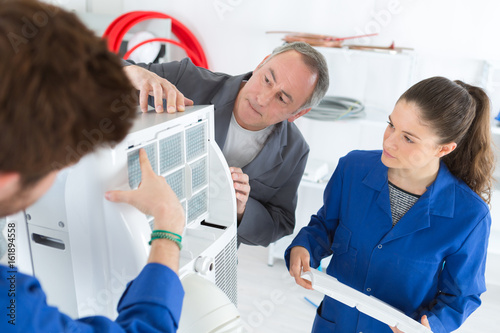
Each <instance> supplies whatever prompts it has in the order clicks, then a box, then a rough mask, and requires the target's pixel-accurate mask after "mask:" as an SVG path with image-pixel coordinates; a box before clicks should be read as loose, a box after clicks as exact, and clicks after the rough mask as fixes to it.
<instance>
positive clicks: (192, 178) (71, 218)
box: [17, 106, 239, 332]
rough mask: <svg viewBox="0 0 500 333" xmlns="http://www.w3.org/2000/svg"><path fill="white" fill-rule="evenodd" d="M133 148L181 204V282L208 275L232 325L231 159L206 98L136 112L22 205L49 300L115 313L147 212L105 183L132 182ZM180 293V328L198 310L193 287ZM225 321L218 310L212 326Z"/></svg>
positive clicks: (148, 221)
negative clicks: (118, 198) (126, 126)
mask: <svg viewBox="0 0 500 333" xmlns="http://www.w3.org/2000/svg"><path fill="white" fill-rule="evenodd" d="M105 129H106V130H112V126H109V127H107V128H105ZM100 130H104V129H100ZM89 133H90V134H89V135H88V137H89V141H90V140H99V132H98V131H94V132H92V131H90V132H89ZM84 146H85V144H84V143H82V144H81V147H82V149H83V147H84ZM79 147H80V146H79ZM140 148H144V149H145V150H146V152H147V154H148V157H149V160H150V162H151V164H152V166H153V169H154V170H155V172H156V173H157V174H159V175H162V176H164V177H165V178H166V180H167V182H168V183H169V184H170V186H171V187H172V189H173V190H174V192H175V193H176V194H177V196H178V198H179V200H180V202H181V203H182V205H183V207H184V209H185V212H186V228H185V232H184V236H183V249H182V251H181V259H180V270H179V275H180V277H181V279H182V282H183V284H184V286H185V288H186V289H189V288H195V287H192V286H193V285H196V282H193V281H196V280H197V279H198V280H199V279H200V278H202V280H203V281H204V283H210V284H213V285H214V288H215V289H213V288H212V289H210V288H202V289H200V290H207V292H210V295H213V293H214V290H220V291H222V292H223V293H224V294H225V295H222V296H223V297H222V298H219V301H218V302H219V303H218V305H217V306H218V307H219V308H221V309H223V308H224V307H221V304H222V303H225V304H224V305H225V310H223V311H226V319H227V323H228V324H227V326H226V328H228V327H236V326H238V325H236V324H235V323H236V322H237V321H238V320H239V314H238V312H237V310H236V308H235V306H236V305H237V267H236V265H237V257H236V251H237V247H236V200H235V196H234V188H233V185H232V179H231V175H230V172H229V168H228V166H227V163H226V161H225V159H224V156H223V155H222V153H221V151H220V149H219V147H218V146H217V144H216V142H215V140H214V118H213V106H194V107H188V108H187V109H186V111H185V112H180V113H175V114H167V113H161V114H157V113H154V112H148V113H141V114H140V115H138V117H137V119H136V120H135V123H134V126H133V128H132V129H131V131H130V133H129V134H128V136H127V137H126V138H125V140H123V141H122V142H121V143H120V144H118V145H117V146H115V147H114V148H100V149H99V150H98V151H96V152H95V153H92V154H89V155H87V156H85V157H84V158H82V159H81V160H80V162H79V163H77V164H76V165H74V166H72V167H70V168H67V169H65V170H63V171H62V172H61V173H60V174H59V176H58V179H57V180H56V182H55V183H54V185H53V187H52V188H51V189H50V190H49V192H48V193H47V194H46V195H45V196H44V197H43V198H42V199H41V200H40V201H38V202H37V203H36V204H35V205H33V206H32V207H29V208H28V209H27V210H26V217H27V228H25V229H26V230H27V233H28V239H29V244H30V250H31V259H32V268H33V274H34V275H35V276H36V277H37V278H38V279H39V280H40V282H41V284H42V287H43V289H44V290H45V292H46V293H47V300H48V303H49V304H51V305H55V306H57V307H58V308H59V309H60V311H62V312H64V313H66V314H68V315H70V316H72V317H74V318H76V317H84V316H89V315H104V316H107V317H110V318H115V317H116V315H117V313H116V305H117V303H118V300H119V298H120V296H121V294H122V292H123V291H124V289H125V287H126V283H128V282H129V281H130V280H131V279H133V278H135V277H136V276H137V274H138V273H139V272H140V270H141V269H142V267H143V266H144V265H145V264H146V260H147V257H148V254H149V245H148V241H149V239H150V234H151V226H152V222H153V221H152V217H150V216H146V215H144V214H142V213H141V212H139V211H138V210H137V209H135V208H133V207H132V206H129V205H126V204H116V203H111V202H109V201H107V200H106V199H105V198H104V193H105V192H106V191H108V190H116V189H122V190H130V189H134V188H137V186H138V184H139V182H140V179H141V172H140V168H139V159H138V154H139V149H140ZM72 153H78V152H72ZM17 219H19V215H18V216H17ZM19 230H23V228H19ZM19 237H20V238H22V236H19ZM21 260H22V258H21ZM21 269H22V267H21ZM25 271H26V270H25ZM28 271H29V269H28ZM195 289H196V288H195ZM208 289H210V291H209V290H208ZM216 293H217V292H216ZM220 294H222V293H220ZM186 295H190V296H189V298H188V297H186V300H185V303H184V307H183V311H182V313H183V315H182V316H181V327H180V328H179V332H182V331H183V327H185V328H186V330H185V332H188V331H190V330H189V329H188V327H187V326H189V325H191V324H192V322H193V316H194V317H196V316H198V317H199V316H205V314H193V313H192V312H191V313H190V311H191V309H190V307H192V304H193V301H190V300H192V299H193V293H192V291H189V290H186ZM195 295H196V294H195ZM219 296H220V295H219ZM203 297H204V295H201V294H200V300H201V299H203ZM195 298H196V297H195ZM221 299H222V301H221ZM212 300H214V298H213V297H212ZM208 302H210V300H209V301H208ZM221 302H222V303H221ZM221 311H222V310H221ZM183 317H189V320H190V321H191V323H189V325H187V324H186V320H183ZM219 318H220V317H219ZM199 319H200V320H207V318H199ZM209 319H210V318H209ZM224 326H225V324H224V323H221V322H220V319H219V323H218V324H217V327H222V328H223V327H224ZM206 327H207V326H206ZM226 331H227V330H226ZM235 331H239V330H238V329H234V330H231V332H235ZM198 332H199V331H198ZM207 332H208V331H207ZM210 332H212V331H210ZM213 332H218V330H216V331H213Z"/></svg>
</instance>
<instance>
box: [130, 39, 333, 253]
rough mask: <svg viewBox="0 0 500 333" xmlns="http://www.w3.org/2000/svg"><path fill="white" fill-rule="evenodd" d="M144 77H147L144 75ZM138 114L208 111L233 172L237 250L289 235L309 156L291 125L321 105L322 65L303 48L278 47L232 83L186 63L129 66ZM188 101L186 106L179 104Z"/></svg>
mask: <svg viewBox="0 0 500 333" xmlns="http://www.w3.org/2000/svg"><path fill="white" fill-rule="evenodd" d="M145 69H147V70H148V71H146V70H145ZM125 71H126V73H127V75H128V77H129V78H130V79H131V81H132V83H133V84H134V86H135V87H136V88H137V89H138V90H140V96H141V97H140V99H141V106H142V107H143V110H144V109H145V107H146V104H147V100H148V98H147V97H148V95H151V96H150V97H149V103H150V104H151V105H154V106H155V107H156V110H157V112H162V111H163V109H164V105H163V104H164V103H162V98H163V97H165V98H166V99H167V102H166V107H167V111H168V112H175V110H176V109H178V110H179V111H182V110H183V109H184V105H185V104H191V103H193V102H194V103H196V104H214V107H215V140H216V141H217V144H218V145H219V147H220V148H221V149H222V152H223V153H224V156H225V157H226V160H227V162H228V165H229V166H230V167H231V173H232V177H233V181H234V188H235V191H236V199H237V210H238V211H237V213H238V243H244V244H249V245H262V246H267V245H269V244H270V243H271V242H274V241H276V240H278V239H280V238H281V237H283V236H285V235H288V234H291V233H292V232H293V228H294V226H295V208H296V205H297V188H298V185H299V182H300V179H301V177H302V174H303V172H304V168H305V165H306V162H307V157H308V154H309V146H308V145H307V143H306V142H305V140H304V138H303V137H302V134H301V133H300V131H299V130H298V128H297V127H296V126H295V124H293V121H294V120H296V119H297V118H299V117H300V116H302V115H304V114H306V113H307V112H309V111H310V110H311V107H313V106H314V105H316V104H318V103H319V102H320V100H321V99H322V98H323V97H324V95H325V93H326V91H327V89H328V84H329V78H328V69H327V65H326V61H325V59H324V57H323V56H322V55H321V54H320V53H319V52H318V51H316V50H315V49H314V48H312V47H311V46H309V45H308V44H306V43H291V44H284V45H283V46H280V47H278V48H276V49H275V50H274V51H273V53H272V54H270V55H269V56H267V57H266V58H265V59H264V60H263V61H262V62H261V63H260V64H259V65H258V66H257V68H256V69H255V70H254V71H253V72H249V73H246V74H243V75H238V76H231V75H227V74H222V73H214V72H211V71H209V70H206V69H204V68H199V67H196V66H194V65H193V64H192V63H191V62H190V60H189V59H184V60H182V61H180V62H170V63H164V64H148V65H146V64H139V65H137V66H127V67H126V68H125ZM184 96H186V97H189V99H187V98H185V97H184Z"/></svg>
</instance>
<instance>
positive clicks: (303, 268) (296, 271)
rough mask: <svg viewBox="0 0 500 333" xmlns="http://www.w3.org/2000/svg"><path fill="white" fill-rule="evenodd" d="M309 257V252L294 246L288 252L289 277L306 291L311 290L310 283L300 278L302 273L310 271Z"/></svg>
mask: <svg viewBox="0 0 500 333" xmlns="http://www.w3.org/2000/svg"><path fill="white" fill-rule="evenodd" d="M310 261H311V257H310V256H309V251H307V249H306V248H305V247H302V246H294V247H292V250H291V251H290V275H291V276H292V277H294V278H295V282H296V283H297V284H298V285H299V286H302V287H304V288H306V289H312V284H311V281H308V280H306V279H303V278H301V277H300V274H301V273H302V272H307V271H310V270H311V267H309V263H310Z"/></svg>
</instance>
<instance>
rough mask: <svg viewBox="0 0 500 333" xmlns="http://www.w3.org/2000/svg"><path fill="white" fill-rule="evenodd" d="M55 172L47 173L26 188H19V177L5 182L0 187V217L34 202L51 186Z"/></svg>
mask: <svg viewBox="0 0 500 333" xmlns="http://www.w3.org/2000/svg"><path fill="white" fill-rule="evenodd" d="M57 173H58V172H57V171H53V172H51V173H49V174H48V175H47V176H45V177H44V178H42V179H41V180H40V181H39V182H38V183H36V184H35V185H33V186H30V187H28V188H21V185H20V183H21V182H20V180H19V179H17V180H16V181H13V182H10V183H9V184H5V186H3V188H0V191H1V193H0V217H3V216H8V215H12V214H15V213H17V212H19V211H21V210H23V209H26V208H27V207H29V206H31V205H32V204H34V203H35V202H36V201H37V200H38V199H40V198H41V197H42V195H44V194H45V192H47V190H48V189H49V188H50V187H51V186H52V184H53V183H54V180H55V179H56V176H57Z"/></svg>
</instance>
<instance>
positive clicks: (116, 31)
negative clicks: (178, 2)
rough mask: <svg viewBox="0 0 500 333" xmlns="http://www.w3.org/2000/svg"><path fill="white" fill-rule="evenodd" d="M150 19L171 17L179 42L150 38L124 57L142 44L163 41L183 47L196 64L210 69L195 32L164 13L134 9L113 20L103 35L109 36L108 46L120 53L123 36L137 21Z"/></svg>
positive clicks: (128, 54)
mask: <svg viewBox="0 0 500 333" xmlns="http://www.w3.org/2000/svg"><path fill="white" fill-rule="evenodd" d="M150 19H170V20H171V22H172V33H173V34H174V35H175V36H176V37H177V38H178V39H179V42H177V41H174V40H171V39H167V38H153V39H149V40H146V41H143V42H141V43H139V44H138V45H136V46H134V47H133V48H132V49H131V50H130V51H128V52H127V53H126V54H125V56H124V57H123V58H124V59H127V58H128V57H129V56H130V54H131V53H132V52H133V51H134V50H135V49H137V48H138V47H140V46H141V45H144V44H146V43H150V42H157V41H161V42H167V43H171V44H174V45H177V46H179V47H181V48H182V49H184V50H185V51H186V53H187V55H188V57H189V58H191V60H192V61H193V63H194V64H195V65H196V66H199V67H204V68H207V69H208V63H207V58H206V56H205V52H204V51H203V48H202V47H201V45H200V43H199V42H198V40H197V39H196V37H195V36H194V35H193V33H192V32H191V31H190V30H189V29H188V28H186V26H184V25H183V24H182V23H180V22H179V21H177V20H176V19H174V18H173V17H171V16H169V15H166V14H163V13H159V12H149V11H134V12H129V13H125V14H123V15H120V16H119V17H117V18H116V19H115V20H114V21H113V22H111V24H110V25H109V26H108V28H107V29H106V31H105V32H104V35H103V36H102V37H103V38H107V41H108V48H109V49H110V50H111V51H112V52H115V53H118V51H119V50H120V45H121V43H122V40H123V36H125V34H126V33H127V32H128V31H129V30H130V29H131V28H132V27H133V26H134V25H136V24H137V23H139V22H142V21H146V20H150Z"/></svg>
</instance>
